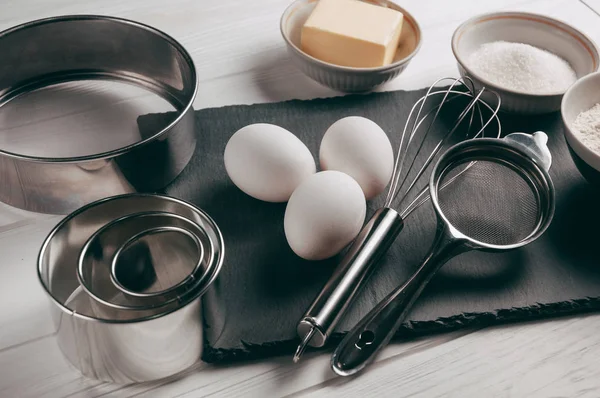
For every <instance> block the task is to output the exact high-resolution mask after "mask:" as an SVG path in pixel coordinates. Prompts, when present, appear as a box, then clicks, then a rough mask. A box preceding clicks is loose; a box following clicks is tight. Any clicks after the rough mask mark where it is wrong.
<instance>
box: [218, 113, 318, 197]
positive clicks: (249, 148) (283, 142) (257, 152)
mask: <svg viewBox="0 0 600 398" xmlns="http://www.w3.org/2000/svg"><path fill="white" fill-rule="evenodd" d="M224 161H225V169H226V170H227V174H228V175H229V178H231V180H232V181H233V183H234V184H235V185H236V186H237V187H238V188H239V189H241V190H242V191H244V192H245V193H247V194H248V195H250V196H252V197H254V198H256V199H260V200H264V201H267V202H285V201H287V200H288V199H289V198H290V195H291V194H292V192H294V190H295V189H296V187H297V186H298V185H300V183H301V182H302V181H303V180H304V179H306V178H307V177H309V176H311V175H312V174H314V173H315V172H316V171H317V170H316V165H315V159H314V158H313V156H312V154H311V153H310V151H309V150H308V148H307V147H306V145H304V143H302V141H300V140H299V139H298V137H296V136H295V135H294V134H292V133H290V132H289V131H287V130H286V129H284V128H282V127H279V126H275V125H273V124H266V123H257V124H251V125H248V126H246V127H243V128H241V129H239V130H238V131H237V132H236V133H235V134H234V135H233V136H231V138H230V139H229V141H228V142H227V146H226V147H225V154H224Z"/></svg>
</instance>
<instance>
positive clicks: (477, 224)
mask: <svg viewBox="0 0 600 398" xmlns="http://www.w3.org/2000/svg"><path fill="white" fill-rule="evenodd" d="M542 141H543V140H541V141H538V143H540V142H542ZM539 163H540V162H539V161H538V159H533V158H531V153H530V152H529V151H528V150H527V149H526V148H525V147H523V146H522V144H515V142H514V141H511V140H510V139H509V140H506V139H503V140H499V139H477V140H471V141H468V142H463V143H460V144H457V145H456V146H454V147H452V148H451V149H450V150H449V151H448V152H447V153H445V154H444V155H443V156H442V157H441V158H440V159H439V161H438V162H437V164H436V166H435V167H434V170H433V172H432V175H431V179H430V183H429V189H430V195H431V198H432V203H433V206H434V209H435V211H436V213H437V215H438V227H437V232H436V237H435V239H434V243H433V245H432V247H431V250H430V252H429V254H428V255H427V256H426V258H425V259H424V260H423V262H422V263H421V265H420V266H419V267H418V268H417V270H416V272H415V273H414V274H413V275H412V276H411V277H410V278H409V279H408V280H407V281H406V282H405V283H404V284H403V285H402V286H400V287H398V288H397V289H396V290H394V291H392V292H391V293H390V294H389V295H388V296H387V297H386V298H385V299H384V300H382V301H381V302H380V303H379V304H378V305H377V306H376V307H375V308H374V309H373V310H371V312H369V313H368V314H367V315H366V316H365V317H364V318H363V319H362V320H361V321H360V322H359V323H358V324H357V325H356V326H355V327H354V328H353V329H352V330H351V331H350V332H349V333H348V334H347V335H346V336H345V337H344V339H343V340H342V342H341V343H340V344H339V346H338V347H337V348H336V349H335V351H334V353H333V355H332V358H331V366H332V369H333V370H334V372H336V373H337V374H339V375H341V376H349V375H353V374H355V373H357V372H359V371H360V370H362V369H364V368H365V367H366V366H367V365H368V364H369V363H370V362H371V361H373V360H374V359H375V356H376V355H377V353H378V352H379V351H380V350H381V349H382V348H383V347H384V346H385V345H386V344H387V343H388V342H389V340H390V339H391V338H392V337H393V335H394V334H395V333H396V331H397V330H398V328H399V327H400V325H401V324H402V322H403V321H404V319H405V318H406V315H407V314H408V312H409V311H410V309H411V308H412V305H413V304H414V302H415V301H416V300H417V298H418V297H419V296H420V294H421V292H422V291H423V289H424V288H425V287H426V286H427V283H428V282H429V281H430V280H431V278H432V277H433V276H434V275H435V273H436V272H437V271H438V270H439V268H440V267H441V266H442V265H443V264H445V262H446V261H448V260H449V259H450V258H452V257H454V256H456V255H458V254H460V253H463V252H465V251H469V250H483V251H490V252H500V251H505V250H511V249H515V248H518V247H522V246H525V245H527V244H529V243H531V242H533V241H534V240H535V239H537V238H538V237H539V236H541V235H542V234H543V233H544V232H545V231H546V229H547V228H548V226H549V225H550V222H551V221H552V217H553V215H554V187H553V185H552V181H551V179H550V176H549V175H548V172H547V171H546V169H545V167H543V165H540V164H539ZM456 175H459V176H460V177H459V178H456ZM447 179H453V180H454V182H453V183H452V184H451V185H447V184H445V183H444V182H445V181H446V180H447Z"/></svg>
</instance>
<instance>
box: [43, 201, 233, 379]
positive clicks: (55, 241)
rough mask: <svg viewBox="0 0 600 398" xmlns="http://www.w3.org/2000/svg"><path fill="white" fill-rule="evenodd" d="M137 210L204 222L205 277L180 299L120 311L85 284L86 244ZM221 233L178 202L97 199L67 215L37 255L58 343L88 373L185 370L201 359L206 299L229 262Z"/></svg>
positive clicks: (151, 374)
mask: <svg viewBox="0 0 600 398" xmlns="http://www.w3.org/2000/svg"><path fill="white" fill-rule="evenodd" d="M134 212H168V213H172V214H177V215H179V216H181V217H184V218H186V219H189V220H191V221H193V222H194V223H196V224H197V225H199V226H200V227H201V228H202V230H203V232H204V235H203V236H202V237H201V241H202V245H203V246H204V249H205V251H206V253H205V255H204V257H203V259H204V261H207V260H210V264H206V265H205V266H204V268H203V269H204V270H205V272H206V275H205V276H203V278H202V279H201V281H202V282H201V283H199V284H197V285H195V286H194V288H193V292H190V293H189V294H186V295H185V296H182V297H181V299H180V300H179V301H177V302H173V303H171V304H169V305H167V306H164V307H159V308H154V309H148V310H139V311H138V310H122V309H117V308H113V307H109V306H106V305H103V304H101V303H100V302H97V301H96V300H93V299H92V298H91V297H90V296H89V295H88V294H86V293H85V291H84V290H83V289H82V288H81V286H80V284H79V280H78V278H77V271H76V268H77V262H78V259H79V255H80V252H81V248H82V247H83V245H84V244H85V243H86V242H87V241H88V239H89V238H90V237H91V236H92V235H93V234H94V233H95V232H96V231H98V229H100V228H101V227H102V226H104V225H106V224H107V223H109V222H111V221H112V220H115V219H118V218H121V217H123V216H126V215H128V214H131V213H134ZM223 255H224V242H223V237H222V236H221V233H220V231H219V229H218V227H217V226H216V225H215V223H214V222H213V221H212V219H211V218H210V217H209V216H208V215H206V214H205V213H204V212H203V211H201V210H200V209H198V208H196V207H195V206H193V205H191V204H188V203H186V202H183V201H181V200H178V199H174V198H169V197H165V196H160V195H150V194H128V195H121V196H116V197H111V198H107V199H103V200H100V201H97V202H94V203H91V204H89V205H87V206H84V207H83V208H81V209H79V210H77V211H76V212H74V213H72V214H70V215H69V216H67V217H66V218H65V219H64V220H62V221H61V222H60V223H59V224H58V225H57V226H56V227H55V228H54V229H53V230H52V231H51V232H50V234H49V235H48V237H47V238H46V240H45V241H44V243H43V246H42V248H41V250H40V254H39V257H38V277H39V279H40V282H41V284H42V286H43V288H44V289H45V291H46V292H47V293H48V295H49V297H50V299H51V303H52V305H51V307H52V315H53V319H54V321H55V325H56V330H57V340H58V344H59V346H60V348H61V350H62V352H63V353H64V354H65V356H66V357H67V359H68V360H69V361H70V362H71V363H72V364H73V365H74V366H75V367H77V368H78V369H79V370H80V371H81V372H82V373H83V374H84V375H86V376H88V377H92V378H95V379H99V380H103V381H110V382H116V383H130V382H143V381H150V380H155V379H158V378H163V377H167V376H170V375H172V374H175V373H177V372H180V371H182V370H184V369H186V368H187V367H189V366H190V365H192V364H193V363H195V362H196V361H198V359H199V358H200V356H201V354H202V347H203V329H202V316H201V297H202V295H203V294H204V292H205V291H206V289H208V288H209V287H210V285H211V284H212V283H213V281H214V280H215V278H216V277H217V276H218V274H219V271H220V269H221V266H222V263H223Z"/></svg>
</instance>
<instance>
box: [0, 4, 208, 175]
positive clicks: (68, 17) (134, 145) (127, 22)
mask: <svg viewBox="0 0 600 398" xmlns="http://www.w3.org/2000/svg"><path fill="white" fill-rule="evenodd" d="M84 20H104V21H111V22H114V23H119V24H124V25H129V26H133V27H135V28H139V29H143V30H146V31H148V32H150V33H152V34H154V35H156V36H157V37H160V38H161V39H163V40H165V41H166V42H168V43H169V44H170V45H172V46H173V47H174V48H176V49H177V51H179V53H180V54H181V56H182V57H183V59H184V60H185V62H186V63H187V66H188V67H189V68H190V73H191V76H192V82H191V86H192V85H193V90H192V93H191V95H190V98H189V99H188V100H187V101H186V103H185V104H183V107H181V109H177V110H176V112H177V113H178V114H177V117H176V118H175V119H174V120H173V121H172V122H171V123H169V124H168V125H167V126H165V127H164V128H162V129H161V130H160V131H159V132H157V133H155V134H153V135H151V136H149V137H147V138H145V139H142V140H140V141H136V142H134V143H132V144H129V145H126V146H123V147H120V148H116V149H112V150H109V151H104V152H99V153H95V154H92V155H83V156H68V157H43V156H30V155H25V154H19V153H14V152H9V151H5V150H3V149H1V148H0V155H3V156H7V157H10V158H13V159H20V160H27V161H31V162H47V163H76V162H82V161H92V160H101V159H106V158H112V157H115V156H118V155H121V154H123V153H126V152H129V151H131V150H133V149H135V148H138V147H141V146H143V145H145V144H147V143H148V142H151V141H155V140H156V139H158V138H160V137H161V136H163V135H164V134H167V133H168V132H169V131H171V130H172V129H173V128H174V127H175V126H176V125H177V124H179V122H180V121H181V120H182V119H183V118H184V117H185V115H186V114H187V113H188V112H189V110H190V109H191V108H192V106H193V103H194V100H195V98H196V95H197V93H198V74H197V73H196V67H195V64H194V61H193V59H192V57H191V55H190V54H189V53H188V52H187V50H186V49H185V48H184V47H183V46H182V45H181V44H180V43H179V42H178V41H177V40H175V39H174V38H173V37H172V36H170V35H168V34H166V33H165V32H163V31H161V30H159V29H156V28H154V27H152V26H149V25H146V24H143V23H141V22H137V21H133V20H129V19H125V18H120V17H112V16H105V15H91V14H90V15H63V16H55V17H49V18H42V19H38V20H34V21H30V22H25V23H22V24H20V25H17V26H14V27H12V28H9V29H6V30H4V31H2V32H0V40H2V39H3V38H4V37H6V36H8V35H10V34H13V33H15V32H19V31H22V30H25V29H30V28H34V27H38V26H42V25H47V24H52V23H57V22H58V23H60V22H68V21H84ZM94 76H95V78H96V79H99V80H120V79H118V77H119V75H118V74H115V75H114V76H108V73H104V74H101V73H97V74H95V75H94ZM102 77H104V79H102ZM107 77H112V79H107ZM120 77H121V78H123V76H120ZM77 80H81V78H80V79H64V80H57V81H54V82H49V83H48V84H54V83H58V82H63V83H64V82H69V81H77ZM121 80H123V79H121ZM124 80H125V81H126V82H129V83H132V84H135V80H134V79H131V78H130V79H124ZM136 85H137V86H138V87H141V88H144V89H146V90H148V87H147V86H144V85H142V84H136ZM19 88H20V89H21V90H23V92H27V91H28V90H27V89H26V88H27V84H25V85H23V86H18V87H17V88H15V89H13V90H12V91H11V92H13V91H15V90H17V89H19ZM11 92H9V93H8V94H10V93H11ZM149 92H153V93H154V94H157V93H156V92H154V91H152V90H149ZM6 95H7V94H5V95H3V96H2V97H0V101H1V100H2V99H3V98H4V97H5V96H6ZM157 95H158V94H157ZM15 97H16V96H15ZM9 100H12V98H9ZM169 102H171V101H169Z"/></svg>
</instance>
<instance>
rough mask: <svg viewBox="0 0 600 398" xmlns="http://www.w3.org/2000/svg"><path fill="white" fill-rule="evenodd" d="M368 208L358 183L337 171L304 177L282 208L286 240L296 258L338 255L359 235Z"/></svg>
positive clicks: (321, 257) (323, 257)
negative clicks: (284, 207) (283, 210)
mask: <svg viewBox="0 0 600 398" xmlns="http://www.w3.org/2000/svg"><path fill="white" fill-rule="evenodd" d="M366 211H367V205H366V201H365V196H364V194H363V192H362V190H361V188H360V186H359V185H358V183H357V182H356V181H355V180H354V179H353V178H352V177H350V176H348V175H347V174H344V173H341V172H339V171H322V172H320V173H317V174H314V175H312V176H310V177H309V178H307V179H306V180H305V181H304V182H303V183H302V184H300V186H299V187H298V188H297V189H296V190H295V191H294V193H293V194H292V196H291V198H290V200H289V202H288V204H287V207H286V209H285V217H284V222H283V226H284V230H285V237H286V239H287V241H288V243H289V245H290V247H291V248H292V250H293V251H294V253H296V254H297V255H298V256H300V257H302V258H304V259H306V260H323V259H326V258H329V257H332V256H334V255H336V254H337V253H339V252H340V251H341V250H342V249H343V248H344V247H345V246H346V245H348V243H350V242H351V241H352V240H353V239H354V238H355V237H356V235H358V233H359V232H360V230H361V228H362V226H363V223H364V222H365V214H366Z"/></svg>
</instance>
